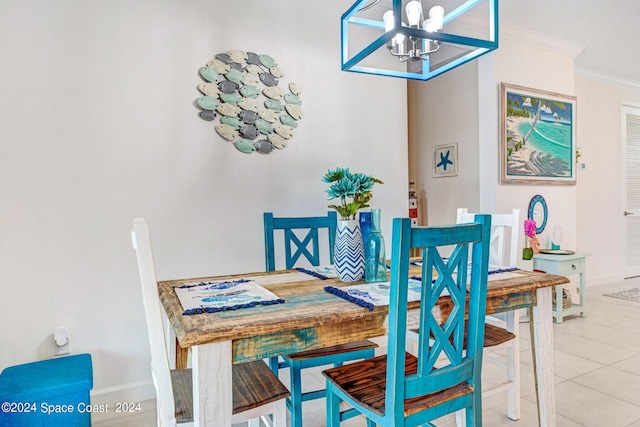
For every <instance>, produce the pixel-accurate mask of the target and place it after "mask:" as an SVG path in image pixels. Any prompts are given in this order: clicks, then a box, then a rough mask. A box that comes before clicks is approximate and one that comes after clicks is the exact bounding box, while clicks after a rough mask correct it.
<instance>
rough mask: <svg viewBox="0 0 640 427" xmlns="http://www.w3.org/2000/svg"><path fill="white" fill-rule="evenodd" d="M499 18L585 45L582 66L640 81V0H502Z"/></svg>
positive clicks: (580, 59)
mask: <svg viewBox="0 0 640 427" xmlns="http://www.w3.org/2000/svg"><path fill="white" fill-rule="evenodd" d="M499 16H500V23H501V24H506V25H508V26H509V28H510V29H513V28H512V27H520V28H524V29H526V30H530V31H535V32H538V33H542V34H544V35H546V36H550V37H553V38H557V39H562V40H566V41H569V42H572V43H575V44H577V45H581V46H583V47H584V49H583V50H582V52H581V53H580V54H578V55H577V56H576V59H575V65H576V67H578V68H579V69H584V70H588V71H592V72H594V73H597V74H604V75H605V76H603V77H607V76H610V77H612V78H613V79H622V80H628V81H631V82H632V83H635V84H640V0H613V1H602V0H600V1H595V0H500V1H499Z"/></svg>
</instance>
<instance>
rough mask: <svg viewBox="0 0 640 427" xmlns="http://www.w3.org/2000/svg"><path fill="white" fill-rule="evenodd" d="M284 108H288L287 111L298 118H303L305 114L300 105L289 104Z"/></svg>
mask: <svg viewBox="0 0 640 427" xmlns="http://www.w3.org/2000/svg"><path fill="white" fill-rule="evenodd" d="M284 109H285V110H287V113H289V114H290V115H291V117H293V118H294V119H296V120H301V119H302V117H303V116H304V115H303V114H302V108H300V106H299V105H296V104H287V105H285V106H284Z"/></svg>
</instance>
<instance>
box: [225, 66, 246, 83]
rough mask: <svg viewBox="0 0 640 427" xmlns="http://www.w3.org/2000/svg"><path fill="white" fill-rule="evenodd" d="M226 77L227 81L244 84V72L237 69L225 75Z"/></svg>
mask: <svg viewBox="0 0 640 427" xmlns="http://www.w3.org/2000/svg"><path fill="white" fill-rule="evenodd" d="M224 77H225V78H226V79H227V80H230V81H232V82H234V83H238V84H240V83H241V82H242V71H238V70H236V69H231V70H229V72H228V73H225V74H224Z"/></svg>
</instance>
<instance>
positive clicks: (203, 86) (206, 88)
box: [198, 82, 220, 96]
mask: <svg viewBox="0 0 640 427" xmlns="http://www.w3.org/2000/svg"><path fill="white" fill-rule="evenodd" d="M198 90H199V91H200V92H202V93H203V94H205V95H211V96H218V95H220V89H218V85H216V84H215V83H211V82H206V83H200V84H199V85H198Z"/></svg>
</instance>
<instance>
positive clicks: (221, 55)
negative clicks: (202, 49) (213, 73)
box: [216, 53, 233, 64]
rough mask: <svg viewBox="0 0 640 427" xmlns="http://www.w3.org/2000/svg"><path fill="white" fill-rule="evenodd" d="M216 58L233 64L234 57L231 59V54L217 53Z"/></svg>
mask: <svg viewBox="0 0 640 427" xmlns="http://www.w3.org/2000/svg"><path fill="white" fill-rule="evenodd" d="M216 59H219V60H220V61H222V62H224V63H225V64H231V63H232V62H233V59H231V57H230V56H229V55H227V54H226V53H219V54H217V55H216Z"/></svg>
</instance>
